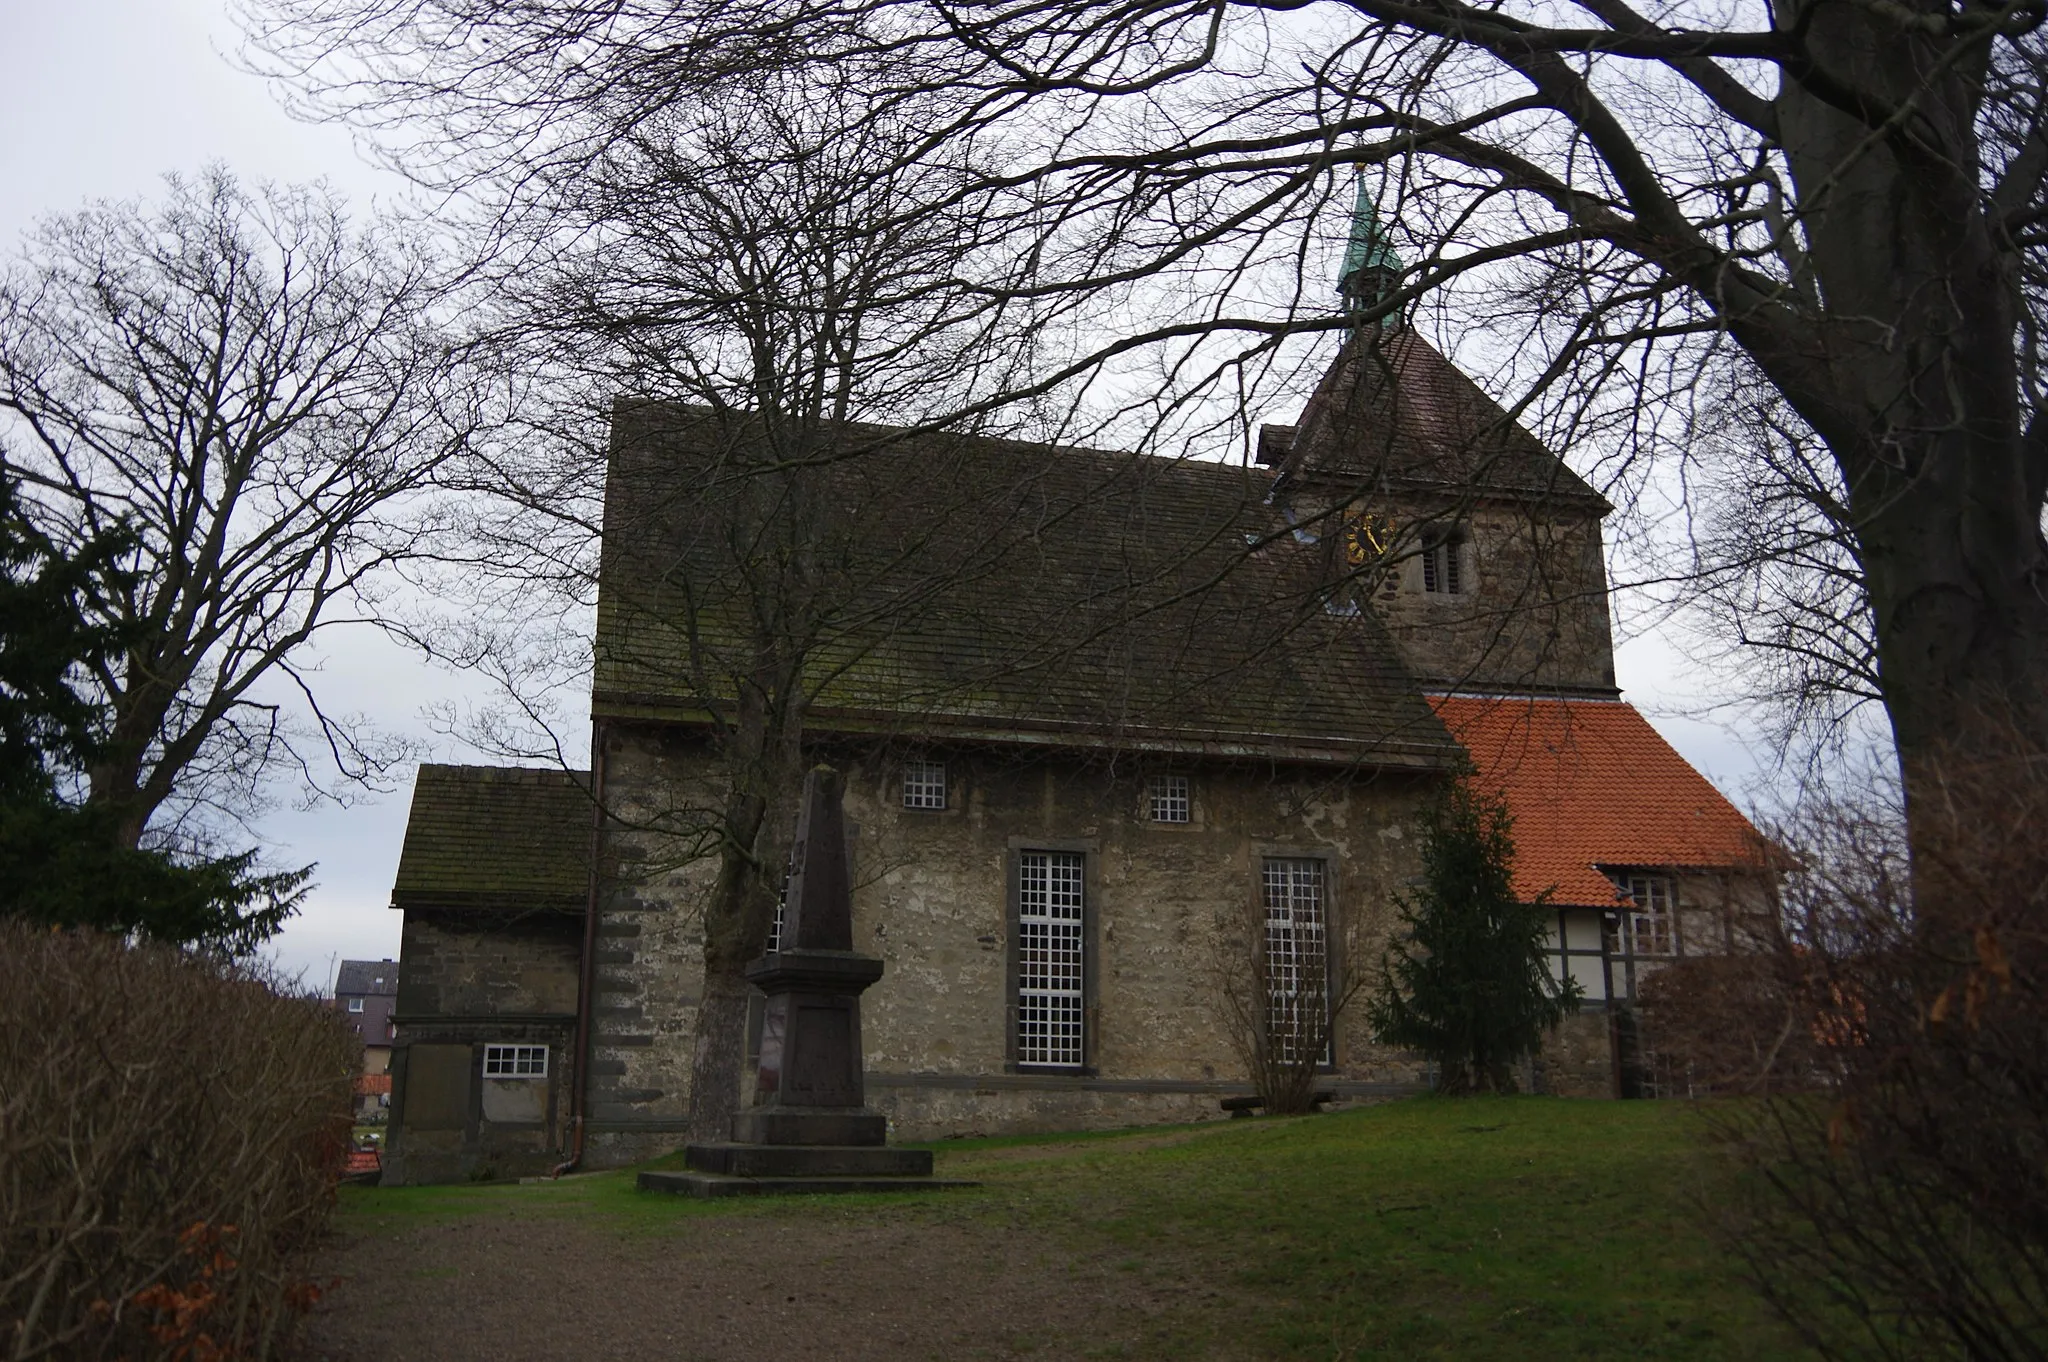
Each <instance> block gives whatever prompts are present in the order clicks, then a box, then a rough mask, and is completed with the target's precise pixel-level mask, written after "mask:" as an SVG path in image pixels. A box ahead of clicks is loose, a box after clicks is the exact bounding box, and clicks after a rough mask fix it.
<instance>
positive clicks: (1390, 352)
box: [1265, 327, 1609, 514]
mask: <svg viewBox="0 0 2048 1362" xmlns="http://www.w3.org/2000/svg"><path fill="white" fill-rule="evenodd" d="M1280 429H1281V428H1278V427H1276V428H1274V430H1275V438H1274V440H1273V441H1272V442H1271V443H1269V444H1268V445H1267V450H1269V451H1270V452H1269V453H1266V454H1265V457H1266V458H1278V457H1284V459H1285V464H1284V467H1285V471H1286V475H1287V476H1289V477H1297V478H1299V477H1313V476H1318V475H1320V476H1326V477H1335V478H1339V479H1342V480H1344V481H1346V482H1349V483H1353V484H1377V485H1383V486H1386V487H1388V488H1390V489H1393V490H1415V489H1430V488H1436V489H1455V490H1457V491H1458V492H1459V493H1461V494H1462V493H1466V492H1476V493H1479V494H1482V495H1484V494H1487V493H1492V494H1495V495H1505V496H1513V497H1516V498H1518V499H1535V500H1543V501H1553V502H1555V501H1564V502H1577V503H1583V504H1585V505H1586V506H1588V507H1589V508H1593V509H1596V510H1597V511H1599V512H1600V513H1602V514H1604V513H1605V512H1606V511H1607V510H1608V509H1609V507H1608V504H1607V501H1606V499H1605V498H1604V497H1602V496H1601V495H1600V494H1599V493H1598V492H1596V491H1595V490H1593V488H1592V487H1591V486H1589V485H1588V484H1587V483H1586V481H1585V480H1584V479H1583V478H1581V477H1579V475H1578V474H1576V473H1574V472H1572V471H1571V469H1569V468H1567V467H1566V466H1565V464H1564V462H1563V461H1562V460H1560V459H1559V458H1558V457H1557V456H1556V455H1555V454H1553V453H1551V452H1550V450H1549V449H1547V448H1545V447H1544V445H1543V442H1542V441H1541V440H1538V439H1537V438H1536V437H1535V436H1534V435H1531V434H1530V433H1529V432H1528V431H1527V430H1525V429H1524V428H1523V427H1522V425H1521V424H1520V423H1519V422H1518V421H1516V420H1514V419H1513V418H1512V417H1510V416H1509V415H1508V414H1507V412H1506V411H1505V410H1503V409H1502V407H1501V405H1500V404H1499V403H1498V402H1496V401H1494V400H1493V399H1492V398H1491V397H1489V396H1487V395H1486V392H1485V390H1484V389H1482V388H1481V387H1480V386H1479V385H1478V384H1477V383H1474V382H1473V381H1472V380H1471V379H1470V378H1468V377H1467V376H1466V375H1465V374H1464V373H1463V372H1462V371H1460V370H1459V369H1458V367H1457V366H1456V365H1454V364H1452V363H1451V362H1450V361H1449V360H1448V359H1446V358H1444V356H1443V355H1442V354H1440V353H1438V351H1437V349H1436V347H1434V346H1432V345H1431V344H1430V343H1429V342H1428V341H1426V340H1424V339H1423V338H1422V337H1421V336H1419V335H1417V334H1416V333H1415V332H1414V331H1412V330H1410V329H1408V328H1406V327H1401V328H1396V329H1393V330H1390V331H1387V332H1384V333H1381V332H1375V331H1372V330H1366V331H1362V332H1360V333H1359V334H1357V335H1354V336H1352V337H1351V338H1350V339H1348V340H1347V341H1345V343H1344V348H1343V350H1342V351H1340V352H1339V354H1338V356H1337V360H1336V362H1335V363H1333V364H1332V365H1331V366H1330V368H1329V370H1328V372H1326V373H1325V374H1324V375H1323V379H1322V382H1321V383H1319V384H1318V385H1317V386H1316V391H1315V393H1314V395H1313V396H1311V397H1310V398H1309V400H1308V405H1307V406H1306V407H1305V408H1303V410H1302V414H1301V418H1300V420H1299V421H1298V422H1297V423H1296V426H1295V429H1294V433H1293V435H1292V436H1291V437H1287V438H1283V437H1281V436H1280V435H1279V430H1280ZM1283 452H1284V453H1283Z"/></svg>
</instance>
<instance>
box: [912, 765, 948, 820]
mask: <svg viewBox="0 0 2048 1362" xmlns="http://www.w3.org/2000/svg"><path fill="white" fill-rule="evenodd" d="M903 807H904V808H906V809H943V808H945V807H946V763H944V762H943V761H922V760H918V761H906V762H904V763H903Z"/></svg>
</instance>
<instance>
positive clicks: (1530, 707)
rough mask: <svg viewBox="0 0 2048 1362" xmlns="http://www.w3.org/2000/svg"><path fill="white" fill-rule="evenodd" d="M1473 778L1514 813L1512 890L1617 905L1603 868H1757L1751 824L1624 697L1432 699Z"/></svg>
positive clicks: (1757, 843) (1762, 849)
mask: <svg viewBox="0 0 2048 1362" xmlns="http://www.w3.org/2000/svg"><path fill="white" fill-rule="evenodd" d="M1430 703H1431V704H1432V705H1433V706H1435V708H1436V712H1437V714H1438V716H1439V717H1440V718H1442V719H1443V721H1444V726H1445V727H1447V728H1449V729H1450V730H1451V732H1452V733H1453V734H1454V735H1455V736H1456V737H1457V738H1458V740H1459V741H1460V742H1462V743H1464V744H1465V748H1466V750H1467V751H1468V752H1470V753H1471V755H1472V763H1473V765H1474V766H1475V767H1476V768H1477V776H1476V779H1477V782H1478V784H1479V785H1480V786H1481V787H1482V788H1484V789H1488V790H1491V791H1493V792H1495V793H1498V794H1501V795H1503V796H1505V798H1506V800H1507V805H1508V812H1509V813H1511V814H1512V815H1513V816H1514V820H1515V828H1514V837H1515V892H1516V894H1518V895H1520V896H1521V897H1522V898H1524V899H1526V900H1533V899H1534V898H1535V897H1536V896H1537V895H1538V894H1540V893H1542V892H1543V891H1544V890H1545V889H1550V890H1552V901H1553V902H1555V903H1558V904H1572V905H1578V906H1584V907H1609V906H1612V905H1613V904H1614V902H1615V888H1614V883H1613V881H1611V880H1609V879H1608V878H1607V876H1606V875H1604V874H1602V873H1601V871H1600V869H1599V867H1603V866H1611V867H1615V868H1617V869H1618V868H1622V867H1631V866H1633V867H1655V868H1662V867H1671V868H1701V869H1707V868H1715V869H1725V868H1742V867H1751V868H1756V867H1761V866H1762V865H1763V863H1764V857H1765V853H1766V844H1765V842H1764V841H1763V838H1762V836H1761V835H1760V834H1759V833H1758V832H1757V830H1756V829H1755V828H1754V827H1753V826H1751V824H1750V822H1749V820H1748V819H1747V818H1744V817H1743V816H1742V814H1741V813H1740V812H1739V811H1737V809H1736V807H1735V806H1734V805H1733V804H1731V803H1729V802H1728V800H1727V798H1726V797H1725V796H1723V795H1722V794H1721V792H1720V791H1719V790H1717V789H1715V788H1714V787H1713V786H1712V785H1711V784H1709V783H1708V781H1707V778H1706V777H1705V776H1703V775H1701V774H1700V773H1699V772H1698V771H1695V770H1694V769H1693V768H1692V767H1691V766H1689V765H1688V764H1687V763H1686V760H1685V758H1683V757H1681V756H1679V755H1678V753H1677V752H1676V751H1674V750H1673V749H1672V747H1671V744H1670V743H1667V742H1665V741H1664V739H1663V737H1662V736H1661V735H1659V734H1658V732H1657V730H1656V729H1654V728H1652V727H1650V724H1649V721H1648V720H1646V719H1645V718H1643V716H1642V715H1641V714H1638V713H1637V712H1636V710H1635V707H1634V706H1632V705H1627V704H1623V703H1622V702H1621V701H1619V700H1556V699H1528V698H1523V697H1513V698H1505V697H1504V698H1490V697H1466V696H1432V697H1431V699H1430Z"/></svg>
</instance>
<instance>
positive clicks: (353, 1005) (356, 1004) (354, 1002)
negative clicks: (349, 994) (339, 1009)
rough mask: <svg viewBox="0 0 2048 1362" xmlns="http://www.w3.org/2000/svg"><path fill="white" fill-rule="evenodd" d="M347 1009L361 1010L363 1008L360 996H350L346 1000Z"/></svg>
mask: <svg viewBox="0 0 2048 1362" xmlns="http://www.w3.org/2000/svg"><path fill="white" fill-rule="evenodd" d="M348 1010H349V1011H351V1012H360V1011H362V1010H363V1000H362V999H361V998H350V999H349V1000H348Z"/></svg>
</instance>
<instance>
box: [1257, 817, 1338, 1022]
mask: <svg viewBox="0 0 2048 1362" xmlns="http://www.w3.org/2000/svg"><path fill="white" fill-rule="evenodd" d="M1260 883H1261V888H1262V889H1263V891H1264V897H1265V900H1266V940H1265V948H1266V1026H1267V1034H1268V1035H1269V1036H1270V1037H1271V1038H1272V1042H1273V1047H1274V1054H1275V1056H1276V1057H1277V1058H1279V1059H1282V1060H1286V1061H1292V1060H1294V1059H1295V1058H1297V1057H1298V1055H1299V1054H1300V1049H1301V1046H1302V1045H1303V1044H1305V1043H1309V1038H1310V1037H1313V1036H1316V1035H1319V1034H1321V1033H1322V1032H1323V1031H1324V1029H1325V1027H1324V1023H1325V1022H1326V1021H1327V1020H1328V1017H1329V1007H1330V989H1329V963H1330V952H1329V904H1328V898H1329V895H1328V892H1327V890H1328V871H1327V869H1326V867H1325V866H1324V864H1323V862H1322V861H1321V860H1319V859H1317V858H1316V857H1313V856H1268V857H1266V858H1265V863H1264V864H1263V865H1262V866H1261V867H1260ZM1322 1048H1323V1050H1324V1051H1325V1053H1324V1055H1322V1056H1321V1058H1324V1059H1327V1058H1328V1057H1329V1056H1328V1053H1327V1051H1328V1049H1329V1046H1328V1042H1327V1039H1325V1041H1324V1044H1323V1046H1322Z"/></svg>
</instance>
